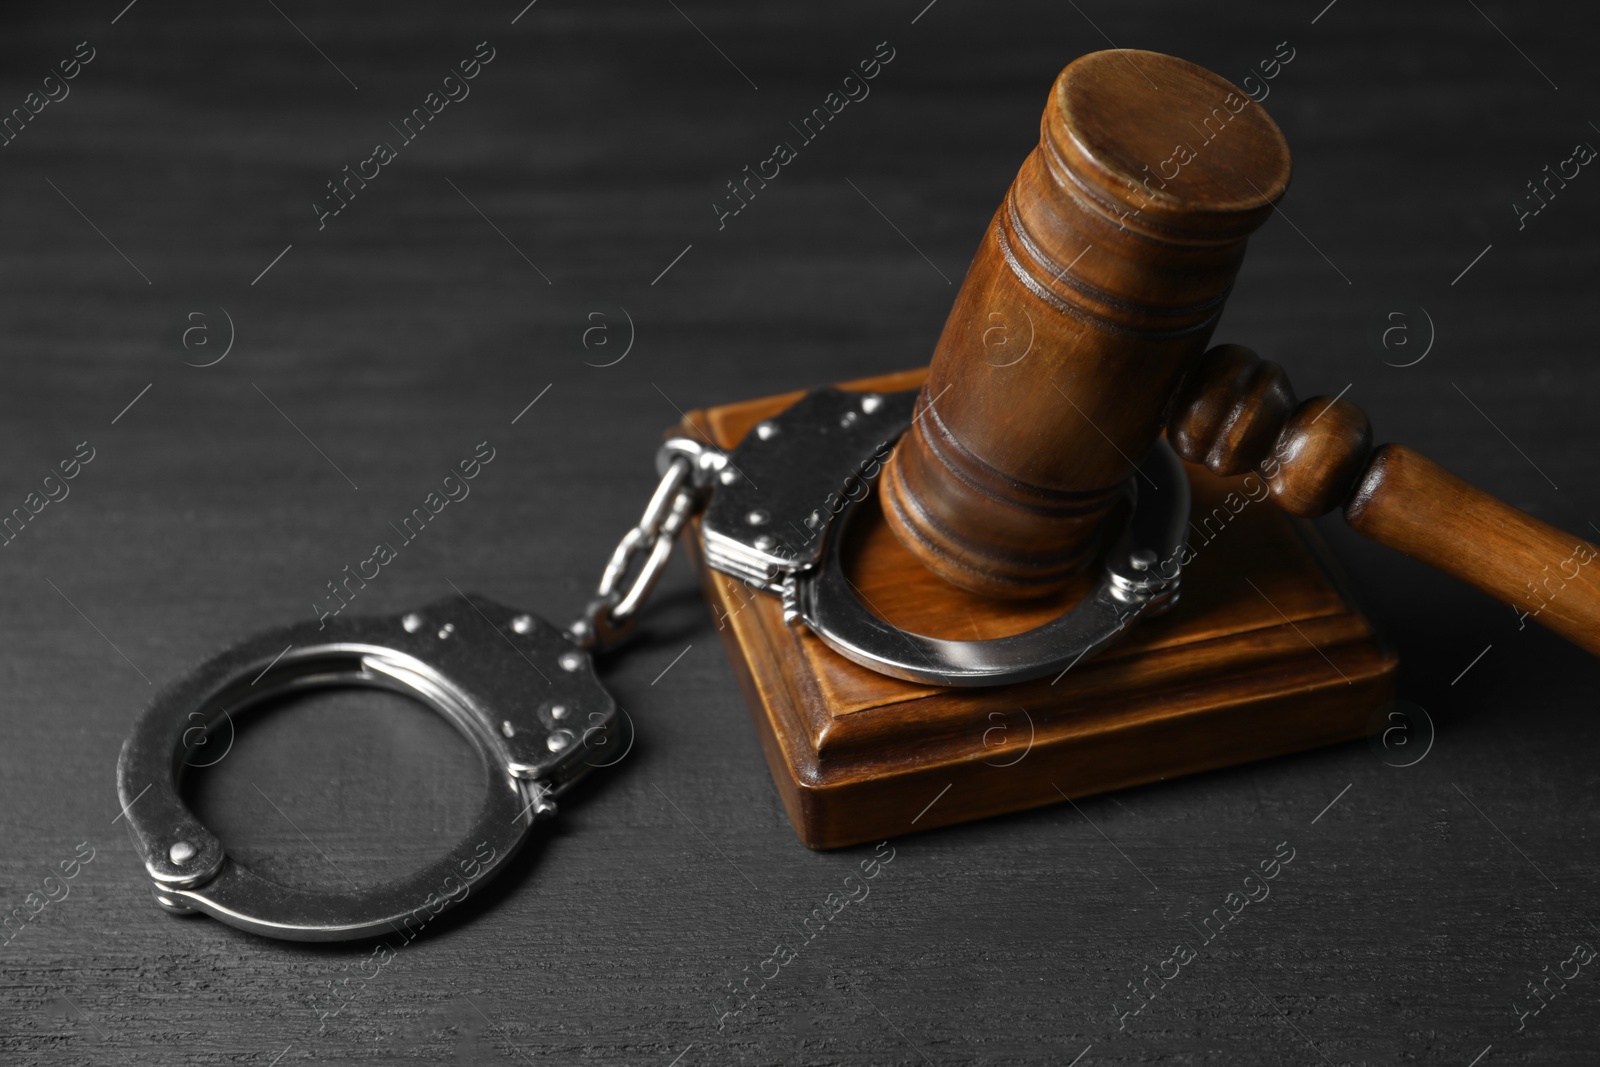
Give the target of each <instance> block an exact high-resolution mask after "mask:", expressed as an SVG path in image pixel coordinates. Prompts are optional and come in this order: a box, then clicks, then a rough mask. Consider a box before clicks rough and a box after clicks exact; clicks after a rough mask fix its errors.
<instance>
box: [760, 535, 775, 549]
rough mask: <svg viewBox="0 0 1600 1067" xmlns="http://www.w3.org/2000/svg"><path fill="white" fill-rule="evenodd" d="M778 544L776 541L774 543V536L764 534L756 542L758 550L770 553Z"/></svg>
mask: <svg viewBox="0 0 1600 1067" xmlns="http://www.w3.org/2000/svg"><path fill="white" fill-rule="evenodd" d="M777 543H778V542H776V541H774V540H773V539H772V535H771V534H762V535H761V536H760V537H758V538H756V540H755V546H756V548H758V549H760V550H761V551H762V552H768V551H770V550H771V549H772V546H773V545H775V544H777Z"/></svg>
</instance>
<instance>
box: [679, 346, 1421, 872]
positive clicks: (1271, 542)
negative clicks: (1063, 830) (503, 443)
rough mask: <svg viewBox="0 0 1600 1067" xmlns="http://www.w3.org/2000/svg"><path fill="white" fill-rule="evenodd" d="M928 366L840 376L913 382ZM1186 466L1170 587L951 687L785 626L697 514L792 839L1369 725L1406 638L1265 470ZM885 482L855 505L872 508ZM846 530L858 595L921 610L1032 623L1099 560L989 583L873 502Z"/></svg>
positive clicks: (776, 400)
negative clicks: (1160, 606) (915, 542)
mask: <svg viewBox="0 0 1600 1067" xmlns="http://www.w3.org/2000/svg"><path fill="white" fill-rule="evenodd" d="M925 373H926V372H924V371H912V372H906V373H903V374H899V375H892V376H887V377H883V378H874V379H869V380H865V381H859V382H854V383H848V384H846V385H844V386H842V388H846V389H855V390H861V391H877V392H890V391H894V390H900V389H912V388H916V387H918V386H919V385H921V384H922V382H923V379H924V376H925ZM800 395H801V394H800V393H791V394H787V395H784V396H777V397H769V398H766V399H761V400H751V401H747V402H744V403H738V404H730V405H727V406H724V407H718V408H712V409H709V410H706V411H702V412H695V413H691V414H690V415H689V417H688V418H687V420H686V421H685V423H684V425H683V426H682V429H683V430H685V431H688V432H690V433H693V434H695V435H696V436H705V437H709V438H710V440H711V442H712V443H713V444H715V445H717V446H718V447H719V448H722V449H725V450H727V449H732V448H733V447H735V446H736V445H737V444H738V443H739V441H741V440H742V439H743V437H744V435H745V434H746V433H747V432H748V431H749V430H750V429H751V427H753V426H754V425H755V424H756V423H758V422H760V421H761V420H762V419H765V418H768V417H770V416H772V415H775V414H776V413H777V412H779V411H781V410H782V409H783V408H785V407H787V406H788V405H789V404H790V403H792V402H793V401H794V400H796V399H798V398H799V396H800ZM1190 473H1191V482H1192V486H1193V491H1194V494H1195V502H1194V509H1193V515H1194V522H1195V526H1194V533H1193V534H1192V536H1191V540H1190V545H1191V548H1192V550H1193V558H1192V560H1191V561H1190V562H1189V564H1188V565H1187V566H1186V567H1185V569H1184V577H1183V593H1182V597H1181V599H1180V601H1179V603H1178V604H1177V605H1176V606H1175V607H1173V608H1172V609H1171V610H1170V611H1169V612H1168V613H1167V614H1165V615H1163V616H1161V617H1158V618H1148V619H1144V620H1141V621H1140V622H1139V624H1138V625H1137V626H1135V627H1134V628H1133V629H1132V630H1131V631H1130V633H1129V634H1128V635H1127V636H1126V637H1125V638H1124V639H1123V640H1122V641H1121V642H1120V643H1118V644H1117V645H1115V646H1113V647H1112V648H1111V649H1109V650H1107V651H1105V652H1102V653H1100V654H1099V655H1097V656H1094V657H1092V658H1088V659H1085V660H1084V661H1083V662H1081V663H1078V664H1077V665H1075V666H1074V667H1072V668H1071V669H1070V670H1068V671H1067V672H1066V673H1065V674H1063V675H1061V676H1060V677H1059V678H1058V679H1057V680H1056V681H1054V683H1052V681H1051V679H1049V678H1044V679H1040V680H1038V681H1034V682H1027V683H1022V684H1019V685H1009V686H998V687H993V688H980V689H949V688H939V687H935V686H927V685H918V684H914V683H910V682H903V681H899V680H896V679H893V678H889V677H886V676H884V675H880V674H876V673H874V672H872V671H870V670H867V669H866V668H864V667H861V666H858V665H856V664H855V663H852V662H850V661H848V660H846V659H844V658H843V657H841V656H839V655H837V654H836V653H834V652H833V651H832V650H830V649H828V648H827V647H825V646H824V645H823V644H822V643H821V642H820V641H819V640H817V639H816V638H815V637H813V636H812V635H811V634H810V633H809V632H808V631H806V630H805V628H804V627H794V628H791V627H788V626H785V625H784V622H783V612H782V607H781V605H780V603H779V601H778V599H777V598H776V597H773V596H770V595H768V594H765V593H758V592H753V591H752V590H750V589H749V588H748V587H746V586H745V585H744V584H743V583H741V582H739V581H738V580H736V579H734V578H730V577H728V576H727V575H724V574H721V573H717V572H714V571H710V570H708V569H706V568H705V566H704V561H703V558H702V556H701V553H700V542H699V526H698V523H695V524H692V525H691V526H690V527H687V528H686V530H685V534H684V538H685V541H686V542H687V543H688V545H689V547H690V552H691V555H692V556H693V558H694V559H695V561H696V566H697V567H698V568H699V569H700V571H701V573H702V576H703V579H704V586H705V591H706V596H707V599H708V600H709V602H710V605H711V609H712V612H713V615H714V617H715V619H716V620H717V626H718V629H719V631H720V633H721V635H722V638H723V641H724V643H725V645H726V646H727V650H728V654H729V656H730V658H731V659H732V661H733V664H734V669H735V672H736V673H737V674H738V676H739V681H740V685H741V687H742V688H743V690H744V694H745V698H746V701H747V703H748V704H749V708H750V713H751V717H752V719H753V720H754V721H755V725H756V730H757V732H758V733H759V735H760V737H761V743H762V747H763V749H764V751H765V753H766V757H767V761H768V764H769V765H770V766H771V769H772V775H773V779H774V781H775V782H776V783H777V786H778V791H779V794H780V795H781V796H782V797H783V802H784V805H785V807H786V808H787V810H788V812H789V817H790V819H791V820H792V821H793V823H794V827H795V832H796V833H797V834H798V835H799V837H800V839H801V840H802V841H803V842H805V843H806V844H807V845H810V846H811V847H813V848H835V847H839V846H842V845H849V844H855V843H859V842H863V841H873V840H880V839H882V838H884V837H888V836H894V835H898V834H903V833H905V832H907V831H908V830H912V829H916V830H924V829H931V828H933V827H937V826H945V825H949V824H952V823H957V822H965V821H967V820H970V819H978V818H983V817H986V816H991V815H997V814H1001V813H1004V812H1010V811H1018V810H1021V809H1024V808H1031V807H1037V806H1039V805H1042V804H1052V803H1060V802H1061V801H1062V799H1063V796H1067V797H1079V796H1086V795H1089V794H1093V793H1098V792H1104V791H1107V790H1112V789H1121V788H1125V787H1128V786H1133V785H1138V784H1141V783H1144V782H1152V781H1158V780H1160V779H1163V778H1170V777H1174V776H1177V775H1183V774H1190V773H1194V772H1196V771H1203V770H1208V769H1212V768H1216V767H1224V766H1228V765H1231V764H1236V763H1242V762H1245V761H1248V760H1255V759H1261V758H1264V757H1268V756H1275V755H1281V754H1284V753H1288V752H1294V751H1298V750H1301V749H1306V748H1312V747H1315V746H1318V745H1325V744H1331V743H1333V742H1337V741H1344V740H1349V739H1351V738H1356V737H1361V736H1363V735H1364V734H1366V733H1367V731H1368V722H1369V719H1370V718H1371V716H1372V714H1373V712H1374V711H1375V710H1377V709H1378V708H1380V707H1381V705H1382V704H1383V703H1384V702H1385V701H1387V700H1389V699H1391V697H1392V692H1393V685H1394V676H1395V669H1396V660H1395V657H1394V655H1393V653H1392V652H1390V651H1389V650H1388V649H1387V648H1386V647H1385V646H1384V645H1383V644H1382V643H1381V642H1380V641H1379V640H1378V639H1377V638H1376V636H1375V635H1374V634H1373V631H1372V628H1371V626H1370V625H1369V624H1368V623H1367V621H1366V620H1365V619H1364V618H1363V617H1362V615H1361V614H1360V612H1359V611H1358V610H1357V609H1356V607H1355V606H1354V605H1353V604H1352V603H1351V601H1350V599H1349V598H1348V596H1347V595H1346V594H1344V593H1343V592H1342V591H1341V587H1340V583H1339V581H1338V579H1337V577H1336V575H1335V573H1334V572H1333V570H1332V568H1331V567H1330V565H1329V563H1328V562H1327V561H1326V558H1325V556H1324V555H1323V553H1322V552H1321V551H1320V549H1319V547H1318V543H1317V540H1316V537H1315V535H1314V533H1313V532H1312V531H1311V530H1310V529H1309V527H1308V526H1307V525H1306V524H1305V523H1303V522H1301V521H1300V520H1298V519H1291V518H1289V517H1288V516H1286V515H1284V514H1282V512H1281V511H1279V510H1278V509H1276V508H1274V507H1273V506H1272V505H1271V504H1269V503H1268V502H1267V501H1266V500H1265V499H1263V497H1264V492H1265V491H1264V488H1263V487H1262V483H1261V482H1260V480H1259V479H1258V480H1257V481H1256V482H1254V483H1248V485H1249V487H1248V488H1247V487H1245V486H1241V484H1240V483H1241V480H1240V479H1237V478H1234V479H1223V478H1219V477H1217V476H1215V475H1212V474H1210V473H1209V472H1207V471H1206V470H1205V469H1203V468H1200V467H1191V468H1190ZM1230 493H1232V494H1233V495H1232V496H1230V495H1229V494H1230ZM1247 494H1248V495H1247ZM879 496H880V494H879V493H876V492H874V493H873V494H872V495H871V496H869V497H868V498H867V500H866V501H864V502H863V504H862V505H860V506H862V507H867V508H872V509H876V507H877V501H878V499H879ZM1252 496H1253V497H1254V499H1252ZM1234 509H1237V511H1235V510H1234ZM851 533H852V534H853V535H854V536H853V539H852V542H851V543H849V544H848V545H847V560H848V563H847V566H848V570H849V572H850V574H851V579H852V581H854V582H855V584H856V586H857V588H858V589H859V590H860V592H861V595H862V599H863V601H864V602H865V603H866V604H867V605H868V606H869V607H871V608H872V609H873V610H874V611H875V612H876V613H877V614H879V615H880V616H882V617H884V618H886V619H888V620H889V621H891V622H894V623H896V624H898V625H899V626H901V627H902V628H904V629H907V630H910V631H913V632H921V633H926V634H930V635H933V636H944V637H959V638H974V637H977V638H991V637H999V636H1003V635H1005V634H1009V633H1015V632H1019V631H1022V630H1026V629H1029V628H1032V627H1034V626H1037V625H1039V624H1040V623H1042V622H1044V621H1046V620H1047V619H1049V618H1052V617H1054V616H1056V615H1059V614H1060V613H1061V612H1062V611H1063V610H1064V609H1065V608H1066V607H1068V606H1069V605H1070V604H1071V603H1072V602H1073V600H1074V599H1075V598H1076V597H1077V596H1078V595H1080V594H1081V593H1082V591H1083V589H1084V588H1085V587H1086V585H1087V584H1088V581H1089V579H1088V578H1087V577H1086V576H1080V578H1079V579H1078V583H1077V584H1075V585H1074V586H1072V587H1070V588H1068V589H1065V590H1062V591H1061V592H1058V593H1056V594H1053V595H1051V596H1050V597H1048V598H1044V599H1039V600H1028V601H1018V600H1014V599H995V598H990V597H985V596H982V595H980V594H976V593H971V592H967V591H965V590H963V589H960V588H957V587H956V586H953V585H950V584H949V583H947V582H945V581H943V580H941V579H940V578H938V577H937V576H936V575H934V574H933V573H932V572H930V571H928V570H927V569H926V568H925V567H923V566H922V564H921V563H919V562H918V561H917V560H916V558H914V557H913V556H912V555H911V554H910V552H908V551H907V549H906V548H905V547H904V546H903V545H902V544H901V543H900V541H899V540H898V539H897V538H895V537H894V536H893V535H892V533H891V532H890V530H889V528H888V526H887V525H886V524H885V523H884V522H883V521H882V520H881V517H880V516H878V515H874V514H864V515H862V516H861V521H858V522H857V523H855V524H854V525H853V528H852V530H851ZM946 786H949V787H950V788H949V789H948V791H945V787H946ZM936 797H937V798H938V799H937V802H936V803H932V804H931V806H930V802H932V801H934V800H935V798H936ZM924 809H926V810H924Z"/></svg>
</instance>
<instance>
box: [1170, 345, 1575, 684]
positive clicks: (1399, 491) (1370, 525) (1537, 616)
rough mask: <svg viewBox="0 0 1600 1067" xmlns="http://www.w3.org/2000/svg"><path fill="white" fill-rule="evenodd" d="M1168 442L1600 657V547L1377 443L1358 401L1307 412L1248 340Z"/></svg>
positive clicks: (1187, 398)
mask: <svg viewBox="0 0 1600 1067" xmlns="http://www.w3.org/2000/svg"><path fill="white" fill-rule="evenodd" d="M1167 438H1168V440H1169V441H1170V442H1171V443H1172V446H1173V448H1174V449H1175V450H1176V451H1177V453H1178V455H1180V456H1182V457H1183V458H1184V459H1186V460H1188V461H1189V462H1191V463H1203V464H1204V465H1205V466H1206V467H1207V468H1208V469H1209V470H1211V471H1213V472H1214V473H1216V474H1221V475H1239V474H1245V473H1246V472H1258V473H1259V474H1260V476H1261V477H1263V478H1264V479H1265V480H1266V482H1267V485H1268V488H1269V490H1270V493H1271V496H1272V499H1273V500H1274V501H1275V502H1276V503H1277V504H1278V506H1279V507H1281V508H1283V509H1284V510H1285V511H1288V512H1290V513H1292V514H1295V515H1302V516H1306V517H1311V516H1316V515H1322V514H1324V513H1326V512H1328V511H1331V510H1333V509H1334V508H1336V507H1340V506H1341V505H1342V506H1343V509H1344V513H1345V518H1346V519H1348V520H1349V522H1350V525H1351V526H1352V527H1353V528H1354V529H1355V530H1356V531H1357V532H1358V533H1361V534H1363V535H1365V536H1367V537H1370V538H1372V539H1373V540H1374V541H1377V542H1378V543H1379V544H1384V545H1388V546H1389V547H1390V548H1396V549H1399V550H1400V551H1401V552H1404V553H1405V554H1406V555H1408V556H1411V557H1413V558H1414V559H1418V560H1421V561H1422V562H1424V563H1427V564H1429V565H1431V566H1433V567H1437V568H1438V569H1439V570H1441V571H1444V572H1445V573H1446V574H1449V575H1451V576H1452V577H1455V578H1458V579H1460V580H1461V581H1464V582H1466V583H1468V584H1469V585H1472V586H1476V587H1477V588H1478V589H1481V590H1483V591H1484V592H1485V593H1488V594H1489V595H1490V596H1493V597H1495V598H1497V599H1499V600H1502V601H1504V602H1506V603H1507V604H1510V605H1511V606H1512V607H1513V608H1515V609H1516V611H1517V612H1518V619H1519V623H1520V625H1522V626H1526V625H1527V621H1528V620H1529V619H1532V620H1533V621H1535V622H1538V623H1542V624H1543V625H1545V626H1547V627H1549V628H1550V629H1552V630H1554V631H1555V632H1556V633H1558V634H1561V635H1562V636H1563V637H1565V638H1567V639H1568V640H1570V641H1572V642H1573V643H1574V644H1576V645H1578V646H1579V647H1580V648H1583V649H1585V650H1587V651H1588V652H1591V653H1593V654H1595V655H1600V558H1597V556H1600V549H1596V547H1595V546H1594V544H1593V543H1592V542H1590V541H1588V540H1587V539H1585V538H1581V537H1575V536H1573V535H1572V534H1568V533H1564V532H1563V531H1561V530H1558V529H1556V528H1555V527H1553V526H1550V525H1548V524H1547V523H1543V522H1540V521H1539V520H1538V519H1536V518H1534V517H1533V516H1531V515H1528V514H1525V513H1523V512H1521V511H1518V510H1517V509H1516V508H1514V507H1512V506H1511V505H1509V504H1506V503H1505V502H1503V501H1500V500H1496V499H1495V498H1494V497H1492V496H1490V495H1489V494H1488V493H1485V492H1483V491H1482V490H1479V489H1476V488H1474V487H1473V486H1471V485H1469V484H1468V483H1466V482H1464V481H1462V480H1461V479H1460V478H1457V477H1456V476H1455V475H1453V474H1451V473H1450V472H1449V471H1447V470H1445V469H1444V468H1443V467H1441V466H1439V465H1438V464H1437V463H1434V462H1433V461H1432V460H1430V459H1428V458H1427V457H1426V456H1424V455H1422V454H1420V453H1418V452H1415V451H1413V450H1411V449H1409V448H1406V447H1405V446H1404V445H1394V444H1389V445H1383V446H1381V447H1379V448H1377V449H1373V448H1372V427H1371V424H1370V423H1369V422H1368V421H1367V416H1366V415H1365V414H1364V413H1363V412H1362V411H1361V409H1360V408H1358V407H1356V406H1355V405H1353V404H1350V403H1349V402H1347V401H1345V400H1342V399H1337V398H1333V399H1330V398H1328V397H1312V398H1311V399H1310V400H1307V401H1305V402H1304V403H1299V404H1298V405H1297V403H1296V401H1295V397H1294V393H1293V391H1292V390H1291V389H1290V387H1289V381H1288V378H1287V376H1286V375H1285V374H1284V372H1283V368H1282V367H1280V366H1278V365H1277V364H1276V363H1271V362H1267V361H1264V360H1262V359H1260V358H1258V357H1257V356H1256V354H1255V353H1254V352H1251V351H1250V350H1249V349H1247V348H1243V347H1241V346H1239V345H1219V346H1218V347H1216V348H1213V349H1212V350H1211V351H1209V352H1207V353H1206V354H1205V355H1204V356H1202V357H1201V359H1200V360H1199V362H1198V363H1197V364H1196V365H1195V367H1194V368H1193V369H1192V370H1191V371H1190V373H1189V375H1188V377H1187V378H1185V380H1184V384H1183V386H1182V387H1181V388H1180V389H1179V390H1178V393H1177V395H1176V396H1175V397H1174V400H1173V407H1172V411H1171V414H1170V416H1169V418H1168V421H1167Z"/></svg>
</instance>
